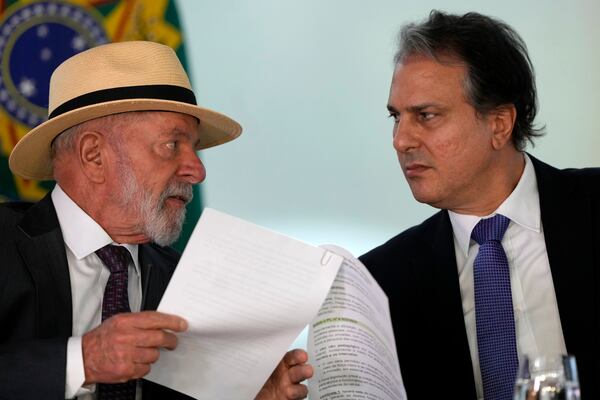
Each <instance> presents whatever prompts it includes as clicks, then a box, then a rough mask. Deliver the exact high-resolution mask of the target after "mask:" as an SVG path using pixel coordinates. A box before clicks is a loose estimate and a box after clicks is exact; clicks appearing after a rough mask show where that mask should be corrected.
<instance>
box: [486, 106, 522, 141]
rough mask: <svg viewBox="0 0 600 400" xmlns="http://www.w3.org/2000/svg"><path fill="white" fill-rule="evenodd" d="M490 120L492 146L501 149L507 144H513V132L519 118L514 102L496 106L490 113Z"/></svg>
mask: <svg viewBox="0 0 600 400" xmlns="http://www.w3.org/2000/svg"><path fill="white" fill-rule="evenodd" d="M489 118H490V119H489V122H490V123H491V126H492V146H493V147H494V149H495V150H500V149H502V148H503V147H504V146H506V145H507V144H509V145H510V144H512V133H513V129H514V127H515V119H516V118H517V110H516V108H515V106H514V104H504V105H501V106H498V107H496V108H495V109H494V110H492V111H490V113H489Z"/></svg>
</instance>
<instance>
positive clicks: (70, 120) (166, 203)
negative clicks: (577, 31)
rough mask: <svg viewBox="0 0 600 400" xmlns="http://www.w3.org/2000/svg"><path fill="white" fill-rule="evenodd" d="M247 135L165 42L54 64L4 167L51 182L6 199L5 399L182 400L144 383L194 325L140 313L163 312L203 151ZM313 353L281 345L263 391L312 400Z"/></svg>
mask: <svg viewBox="0 0 600 400" xmlns="http://www.w3.org/2000/svg"><path fill="white" fill-rule="evenodd" d="M241 131H242V129H241V127H240V125H239V124H238V123H236V122H235V121H233V120H232V119H230V118H228V117H226V116H224V115H221V114H219V113H216V112H214V111H211V110H208V109H205V108H201V107H199V106H197V105H196V100H195V96H194V93H193V92H192V90H191V86H190V83H189V81H188V78H187V75H186V74H185V72H184V70H183V68H182V66H181V64H180V62H179V60H178V59H177V56H176V55H175V53H174V52H173V51H172V50H171V49H170V48H168V47H166V46H163V45H159V44H156V43H151V42H123V43H113V44H108V45H104V46H100V47H96V48H93V49H90V50H87V51H85V52H83V53H80V54H78V55H76V56H74V57H72V58H70V59H68V60H67V61H65V62H64V63H63V64H61V65H60V66H59V67H58V68H57V69H56V71H55V72H54V73H53V75H52V78H51V82H50V102H49V117H48V120H47V121H46V122H44V123H43V124H41V125H39V126H38V127H36V128H34V129H32V130H31V131H30V132H29V133H28V134H27V135H26V136H25V137H24V138H23V139H22V140H21V141H20V142H19V143H18V144H17V146H16V147H15V148H14V150H13V152H12V154H11V156H10V160H9V163H10V168H11V169H12V171H13V172H14V173H15V174H18V175H20V176H22V177H24V178H28V179H39V180H50V179H54V180H56V182H57V184H56V186H55V188H54V190H53V191H52V192H51V194H49V195H48V196H46V197H45V198H44V199H43V200H41V201H40V202H38V203H37V204H34V205H29V204H4V205H2V206H1V207H0V327H1V329H0V399H12V400H14V399H32V398H42V397H43V398H44V399H64V398H73V397H78V398H80V399H95V398H97V399H136V398H137V399H139V398H142V399H144V400H148V399H171V398H186V396H184V395H182V394H179V393H176V392H174V391H171V390H169V389H167V388H165V387H162V386H159V385H156V384H153V383H152V382H149V381H142V380H140V379H139V378H142V377H143V376H145V375H146V374H147V373H148V372H149V371H150V367H151V365H152V363H154V362H155V361H156V360H157V359H158V357H159V349H161V348H166V349H173V348H175V346H176V345H177V338H176V335H175V333H176V332H181V331H184V330H185V329H186V322H185V321H184V320H183V319H181V318H179V317H177V316H174V315H167V314H162V313H159V312H156V311H140V310H155V309H156V307H157V306H158V303H159V301H160V298H161V296H162V294H163V292H164V290H165V288H166V285H167V283H168V281H169V279H170V276H171V274H172V273H173V270H174V268H175V265H176V263H177V261H178V257H179V256H178V254H177V253H176V252H175V251H174V250H172V249H170V248H169V247H165V246H168V245H169V244H170V243H172V242H173V241H174V240H175V239H176V238H177V237H178V235H179V233H180V230H181V227H182V224H183V220H184V217H185V205H186V204H187V203H188V202H189V201H190V200H191V197H192V185H194V184H196V183H199V182H202V180H204V177H205V170H204V166H203V165H202V162H201V161H200V159H199V158H198V155H197V153H196V151H197V150H199V149H204V148H207V147H211V146H216V145H219V144H222V143H225V142H228V141H230V140H232V139H235V138H236V137H237V136H239V135H240V133H241ZM128 311H131V312H128ZM306 360H307V355H306V353H305V352H303V351H301V350H296V351H292V352H289V353H287V354H286V355H285V357H284V359H283V360H282V362H281V363H280V364H279V365H278V366H277V368H276V370H275V372H274V373H273V375H272V376H271V378H269V380H268V381H267V383H266V384H265V386H264V387H263V389H262V390H261V392H260V393H259V395H258V398H260V399H276V398H284V399H285V398H304V397H305V396H306V387H305V386H303V385H301V384H300V383H299V382H301V381H302V380H304V379H306V378H307V377H309V376H310V375H311V374H312V368H311V367H310V366H309V365H307V364H306ZM190 373H193V372H190Z"/></svg>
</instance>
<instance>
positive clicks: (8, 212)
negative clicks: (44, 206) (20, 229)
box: [0, 202, 33, 229]
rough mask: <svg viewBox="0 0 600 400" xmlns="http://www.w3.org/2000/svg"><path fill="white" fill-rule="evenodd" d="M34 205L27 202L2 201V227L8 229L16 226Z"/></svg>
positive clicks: (0, 219) (0, 205) (0, 222)
mask: <svg viewBox="0 0 600 400" xmlns="http://www.w3.org/2000/svg"><path fill="white" fill-rule="evenodd" d="M32 205H33V203H26V202H11V203H0V227H1V228H2V229H8V228H9V227H14V226H16V225H17V224H18V223H19V222H20V221H21V220H22V219H23V215H24V214H25V212H26V211H27V210H29V208H30V207H31V206H32Z"/></svg>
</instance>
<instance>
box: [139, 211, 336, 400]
mask: <svg viewBox="0 0 600 400" xmlns="http://www.w3.org/2000/svg"><path fill="white" fill-rule="evenodd" d="M342 260H343V258H342V257H341V256H338V255H337V254H334V253H332V252H330V251H328V250H326V249H322V248H318V247H315V246H311V245H308V244H305V243H302V242H299V241H297V240H295V239H292V238H289V237H287V236H284V235H280V234H277V233H274V232H271V231H269V230H267V229H264V228H261V227H259V226H257V225H254V224H251V223H248V222H246V221H243V220H240V219H238V218H235V217H232V216H229V215H226V214H223V213H221V212H218V211H215V210H212V209H205V210H204V212H203V214H202V217H201V218H200V220H199V221H198V224H197V226H196V228H195V230H194V232H193V234H192V236H191V238H190V240H189V242H188V245H187V247H186V249H185V251H184V253H183V256H182V258H181V260H180V262H179V264H178V266H177V269H176V272H175V274H174V275H173V278H172V279H171V282H170V284H169V287H168V288H167V290H166V292H165V294H164V296H163V299H162V301H161V303H160V306H159V307H158V310H159V311H162V312H165V313H171V314H176V315H179V316H181V317H183V318H185V319H186V320H187V321H188V323H189V326H190V327H189V330H188V331H187V332H186V333H184V334H179V335H178V337H179V345H178V347H177V349H176V350H174V351H167V350H164V351H161V355H160V359H159V360H158V361H157V363H156V364H154V366H153V367H152V372H151V373H150V374H149V375H148V376H147V377H146V379H149V380H151V381H154V382H157V383H159V384H162V385H165V386H168V387H171V388H173V389H175V390H178V391H180V392H183V393H186V394H188V395H190V396H192V397H195V398H197V399H222V400H240V399H253V398H254V396H255V395H256V394H257V393H258V391H259V390H260V388H261V387H262V385H263V384H264V382H265V381H266V380H267V378H268V377H269V376H270V374H271V372H272V371H273V369H274V368H275V366H276V365H277V363H278V362H279V361H280V360H281V358H282V357H283V355H284V354H285V352H286V350H287V348H288V346H289V345H290V343H292V342H293V340H294V339H295V338H296V337H297V336H298V334H299V333H300V332H301V331H302V329H303V328H304V326H305V325H306V324H308V323H309V322H310V321H311V320H312V318H313V317H314V316H315V315H316V313H317V311H318V309H319V306H320V305H321V303H322V302H323V300H324V299H325V296H326V295H327V292H328V291H329V288H330V286H331V283H332V282H333V279H334V278H335V276H336V274H337V271H338V269H339V267H340V265H341V263H342Z"/></svg>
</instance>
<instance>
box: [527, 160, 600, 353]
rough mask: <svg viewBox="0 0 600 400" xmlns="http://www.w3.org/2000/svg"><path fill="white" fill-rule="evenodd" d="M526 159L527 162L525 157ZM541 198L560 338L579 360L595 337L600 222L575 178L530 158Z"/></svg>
mask: <svg viewBox="0 0 600 400" xmlns="http://www.w3.org/2000/svg"><path fill="white" fill-rule="evenodd" d="M530 157H531V156H530ZM531 159H532V161H533V165H534V167H535V172H536V177H537V181H538V187H539V193H540V209H541V215H542V226H543V229H544V237H545V240H546V249H547V252H548V258H549V261H550V269H551V271H552V279H553V283H554V289H555V292H556V298H557V302H558V309H559V314H560V320H561V324H562V329H563V334H564V338H565V342H566V345H567V351H568V352H569V353H574V354H577V355H578V356H577V357H578V358H579V357H581V356H580V355H583V354H584V353H589V350H590V349H592V348H594V347H595V346H596V345H595V343H596V341H597V334H598V332H595V329H594V318H593V317H592V316H594V315H597V313H598V310H596V309H595V308H596V302H595V300H594V296H595V292H596V290H597V288H596V287H595V285H596V280H595V275H594V274H595V271H594V269H595V264H596V258H597V256H598V255H597V254H596V252H597V251H598V249H597V248H598V240H599V239H600V238H599V237H598V232H597V231H596V230H597V228H594V227H598V226H600V221H596V220H594V218H596V219H597V218H598V217H597V214H598V213H594V212H593V211H592V209H593V207H594V204H593V202H592V198H591V195H590V193H589V191H588V190H586V187H585V186H584V185H583V184H578V182H577V181H576V179H577V178H578V177H579V176H571V177H569V176H568V172H563V171H559V170H557V169H555V168H552V167H550V166H549V165H546V164H544V163H542V162H540V161H538V160H536V159H535V158H533V157H531Z"/></svg>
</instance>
